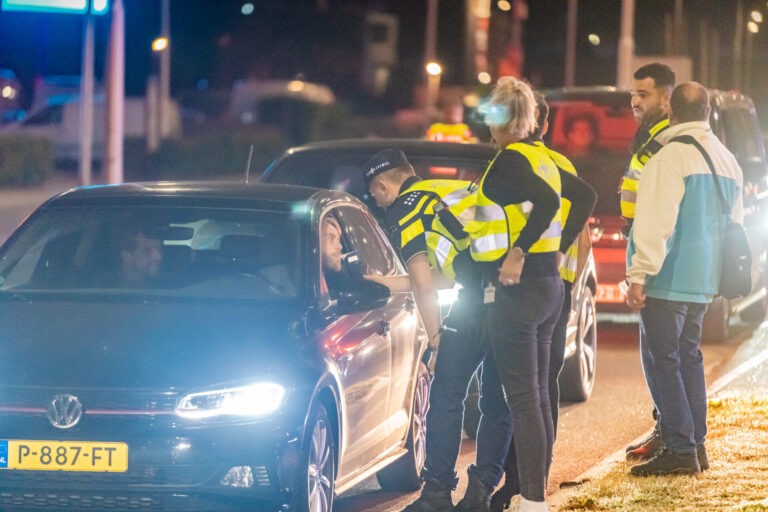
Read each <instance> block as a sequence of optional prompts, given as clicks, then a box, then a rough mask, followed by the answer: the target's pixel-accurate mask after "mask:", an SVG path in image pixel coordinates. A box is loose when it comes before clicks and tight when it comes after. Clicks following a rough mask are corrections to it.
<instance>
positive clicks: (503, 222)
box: [466, 142, 562, 261]
mask: <svg viewBox="0 0 768 512" xmlns="http://www.w3.org/2000/svg"><path fill="white" fill-rule="evenodd" d="M506 149H509V150H512V151H517V152H518V153H520V154H522V155H523V156H524V157H525V158H526V159H527V160H528V162H530V164H531V168H532V169H533V172H534V173H536V175H537V176H539V177H540V178H542V179H543V180H544V181H546V182H547V183H548V184H549V186H550V187H552V190H554V191H555V192H557V195H558V198H559V197H560V173H559V171H558V169H557V166H556V165H555V163H554V162H553V161H552V159H551V158H550V157H549V155H547V153H546V152H544V151H543V150H542V149H541V148H540V147H538V146H535V145H533V144H526V143H524V142H516V143H514V144H510V145H509V146H507V147H506ZM499 154H501V152H499ZM496 158H498V154H497V155H496ZM496 158H494V159H493V161H492V162H491V163H490V165H489V166H488V169H490V168H491V167H492V166H493V163H494V162H495V161H496ZM496 172H504V170H503V169H499V170H497V171H496ZM487 176H488V170H486V171H485V174H483V178H482V180H481V181H480V187H479V188H478V191H477V204H476V206H475V220H474V221H473V222H470V223H469V224H468V225H467V227H466V231H467V232H468V233H469V237H470V248H471V251H472V259H474V260H475V261H496V260H498V259H499V258H501V257H502V256H504V255H505V254H506V253H507V251H508V250H509V248H510V247H511V246H512V245H513V244H514V243H515V241H516V240H517V239H518V237H519V236H520V232H521V231H522V230H523V228H524V227H525V225H526V223H527V222H528V217H529V216H530V214H531V210H532V209H533V204H532V203H531V202H530V201H525V202H523V203H516V204H510V205H507V206H501V205H499V204H497V203H495V202H493V201H492V200H491V199H490V198H488V196H487V195H486V194H485V189H484V184H485V179H486V177H487ZM561 229H562V217H561V213H560V209H559V208H558V210H557V212H556V213H555V215H554V216H553V217H552V220H551V222H550V224H549V227H548V228H547V230H546V231H544V233H543V234H542V235H541V237H539V239H538V240H537V241H536V243H534V244H533V245H532V246H531V248H530V249H529V252H531V253H542V252H555V251H558V250H559V249H560V231H561Z"/></svg>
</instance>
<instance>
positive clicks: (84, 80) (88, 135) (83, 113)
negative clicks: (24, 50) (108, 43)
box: [78, 13, 93, 185]
mask: <svg viewBox="0 0 768 512" xmlns="http://www.w3.org/2000/svg"><path fill="white" fill-rule="evenodd" d="M80 72H81V76H80V168H79V173H78V174H79V176H80V184H81V185H90V184H91V165H92V162H93V15H92V14H91V13H87V14H85V15H84V16H83V64H82V69H81V71H80Z"/></svg>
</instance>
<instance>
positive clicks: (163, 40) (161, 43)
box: [152, 37, 168, 52]
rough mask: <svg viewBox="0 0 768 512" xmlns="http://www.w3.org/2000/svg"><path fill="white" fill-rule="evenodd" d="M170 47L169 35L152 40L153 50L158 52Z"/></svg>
mask: <svg viewBox="0 0 768 512" xmlns="http://www.w3.org/2000/svg"><path fill="white" fill-rule="evenodd" d="M166 48H168V38H167V37H158V38H157V39H155V40H154V41H152V50H153V51H156V52H161V51H163V50H165V49H166Z"/></svg>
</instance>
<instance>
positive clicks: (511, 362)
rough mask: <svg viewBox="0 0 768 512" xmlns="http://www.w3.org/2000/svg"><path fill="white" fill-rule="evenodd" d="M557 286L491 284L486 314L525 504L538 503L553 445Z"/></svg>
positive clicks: (551, 282) (556, 282) (549, 282)
mask: <svg viewBox="0 0 768 512" xmlns="http://www.w3.org/2000/svg"><path fill="white" fill-rule="evenodd" d="M526 264H528V262H526ZM553 265H554V260H553ZM562 283H563V281H562V279H561V278H560V277H559V275H552V276H548V277H526V276H525V275H524V276H523V278H522V279H521V280H520V283H519V284H517V285H514V286H503V287H501V286H499V285H498V284H497V290H496V297H495V301H494V303H493V304H489V305H488V308H487V313H486V318H487V326H488V333H489V337H490V341H491V349H492V351H493V356H494V359H495V361H496V369H497V373H498V376H499V379H500V381H501V383H502V386H503V389H504V395H505V397H506V401H507V406H508V407H509V410H510V411H511V416H512V423H513V426H514V453H515V457H516V462H517V467H518V468H519V471H518V472H517V473H518V477H519V482H520V491H521V494H522V496H523V497H524V498H526V499H528V500H531V501H544V493H545V491H546V481H547V470H548V466H549V460H550V458H551V453H552V444H553V442H554V427H553V423H552V410H551V408H550V399H549V369H550V347H551V343H552V334H553V331H554V328H555V324H556V322H557V320H558V318H559V316H560V313H561V310H562V304H563V284H562ZM560 364H562V363H560ZM479 443H480V438H479V435H478V445H479Z"/></svg>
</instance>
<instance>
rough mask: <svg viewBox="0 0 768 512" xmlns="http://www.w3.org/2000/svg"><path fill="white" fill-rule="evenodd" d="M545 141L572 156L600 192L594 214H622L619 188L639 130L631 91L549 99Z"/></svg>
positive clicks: (582, 174)
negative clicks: (631, 146) (633, 112)
mask: <svg viewBox="0 0 768 512" xmlns="http://www.w3.org/2000/svg"><path fill="white" fill-rule="evenodd" d="M549 119H550V123H549V132H548V133H547V135H546V136H545V143H546V144H547V145H548V146H549V147H551V148H553V149H555V150H557V151H560V152H561V153H563V154H564V155H565V156H566V157H568V159H570V160H571V161H572V162H573V164H574V166H575V167H576V170H577V171H578V173H579V176H580V177H581V178H583V179H584V180H585V181H587V182H588V183H589V184H590V185H592V186H593V187H594V188H595V189H596V190H597V194H598V200H597V205H596V206H595V214H597V215H620V214H621V212H620V208H619V197H618V189H619V184H620V182H621V178H622V176H624V172H625V170H626V168H627V166H628V165H629V161H630V158H631V156H632V155H631V153H630V151H629V148H630V145H631V143H632V140H633V138H634V136H635V132H636V131H637V123H636V122H635V118H634V116H633V115H632V109H631V107H630V103H629V96H628V95H626V96H625V95H615V96H613V95H612V96H606V97H600V96H596V97H595V98H579V99H574V100H562V99H553V100H551V101H550V116H549Z"/></svg>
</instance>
